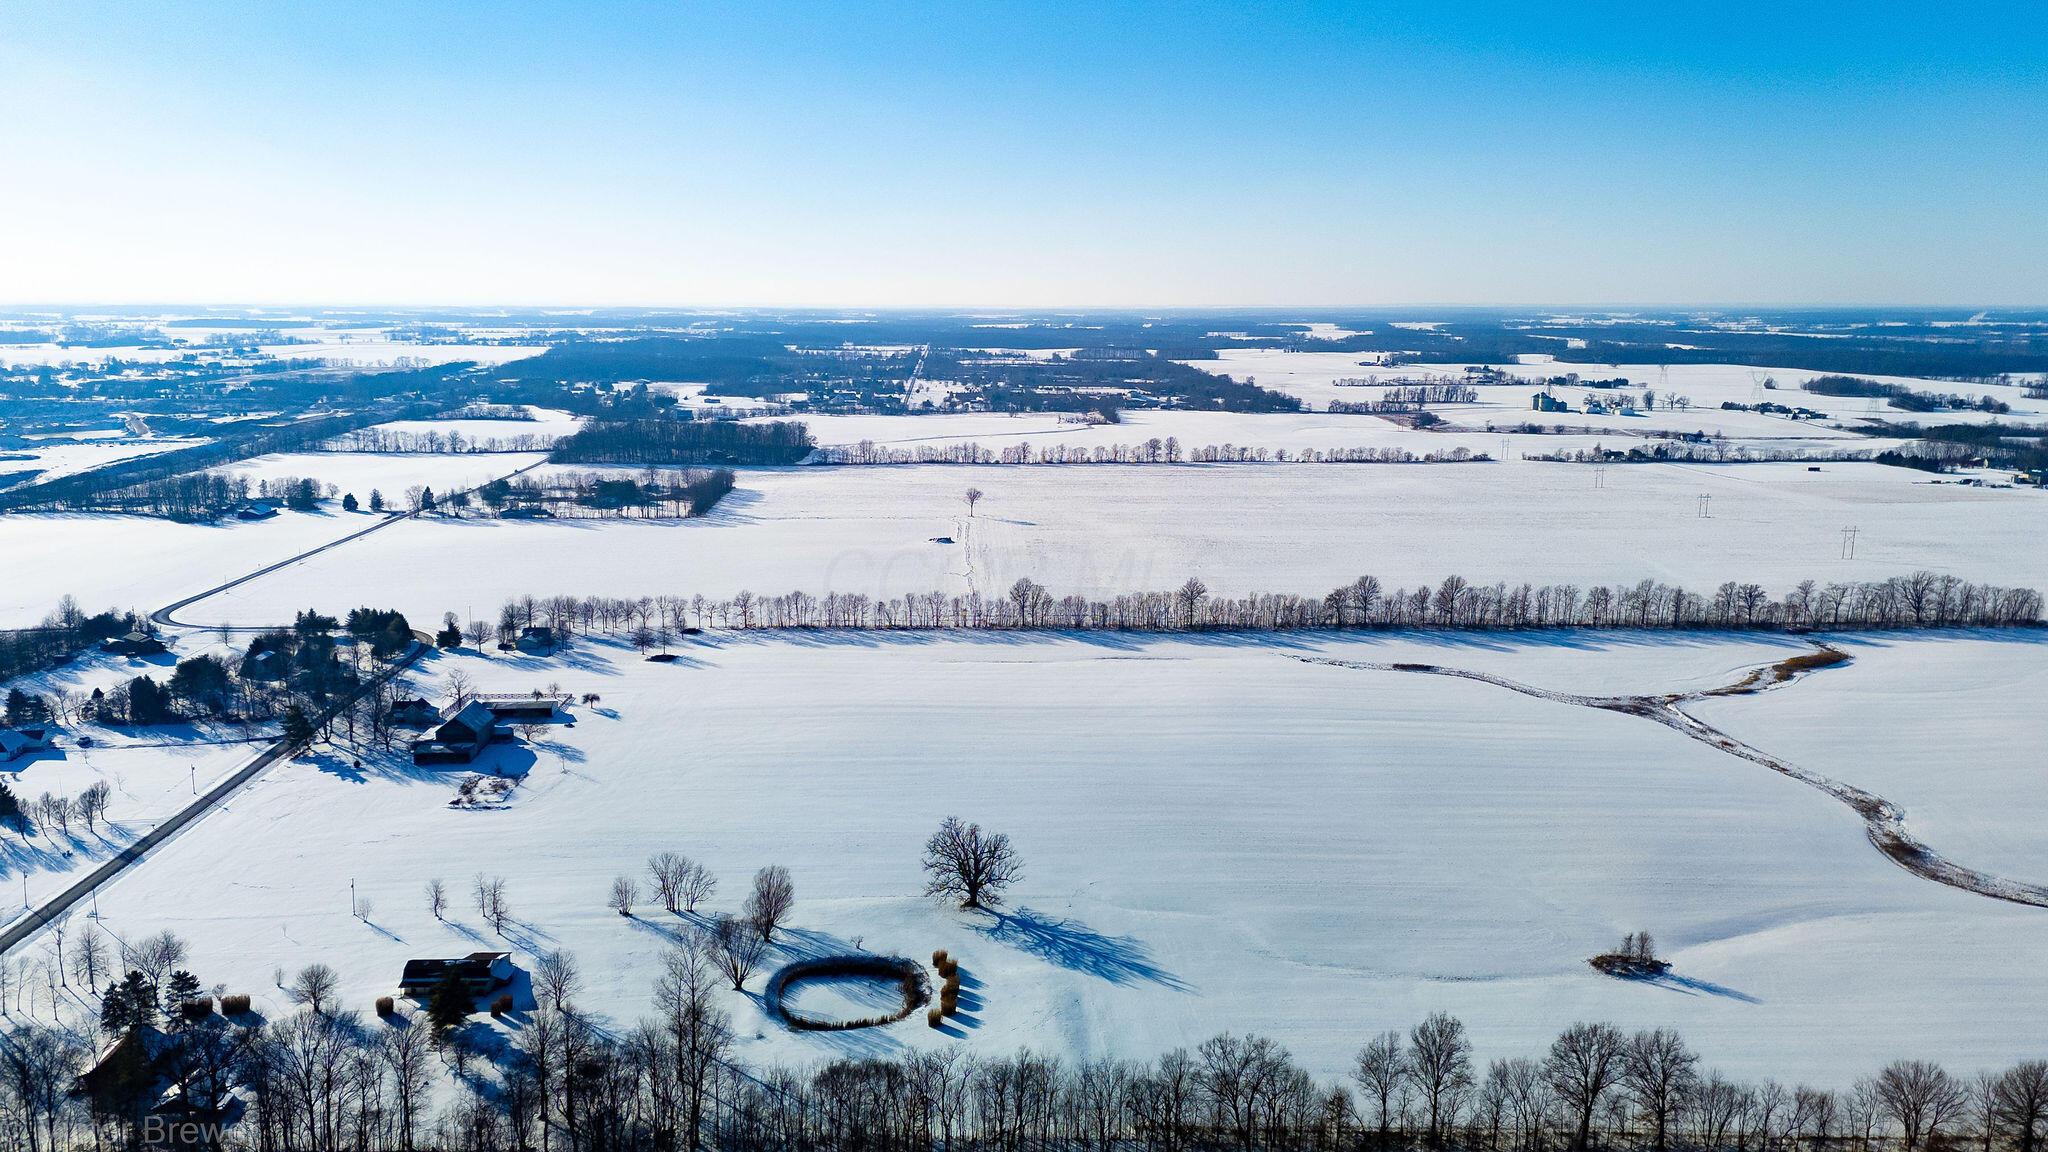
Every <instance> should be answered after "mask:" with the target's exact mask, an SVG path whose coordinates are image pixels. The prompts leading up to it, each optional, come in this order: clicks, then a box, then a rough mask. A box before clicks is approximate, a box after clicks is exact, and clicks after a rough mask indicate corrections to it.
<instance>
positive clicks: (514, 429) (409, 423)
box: [372, 404, 583, 441]
mask: <svg viewBox="0 0 2048 1152" xmlns="http://www.w3.org/2000/svg"><path fill="white" fill-rule="evenodd" d="M525 407H526V412H527V414H528V415H530V416H532V417H533V419H531V420H464V419H449V420H394V421H392V422H390V423H388V424H377V425H373V426H372V430H373V431H385V432H396V433H404V434H409V435H414V436H420V435H425V434H427V433H429V432H438V433H440V434H441V435H443V436H446V435H448V434H449V433H450V432H456V433H460V434H461V435H462V436H463V438H464V439H467V440H471V441H478V440H500V441H503V440H510V439H512V438H514V437H517V436H549V437H553V436H567V435H569V434H570V433H572V432H574V431H576V426H577V425H579V424H581V423H582V422H583V421H582V418H581V417H579V416H575V415H573V414H571V413H568V412H564V411H561V410H560V409H558V408H539V407H535V406H533V405H531V404H529V405H526V406H525Z"/></svg>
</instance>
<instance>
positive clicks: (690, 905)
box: [682, 861, 718, 912]
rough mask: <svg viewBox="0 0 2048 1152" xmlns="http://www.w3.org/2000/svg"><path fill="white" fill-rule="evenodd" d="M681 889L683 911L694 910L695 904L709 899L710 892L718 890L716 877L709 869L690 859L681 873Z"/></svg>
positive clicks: (695, 908)
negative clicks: (687, 865)
mask: <svg viewBox="0 0 2048 1152" xmlns="http://www.w3.org/2000/svg"><path fill="white" fill-rule="evenodd" d="M682 891H683V911H685V912H695V911H696V910H697V905H699V904H701V903H703V902H704V901H706V900H709V899H711V894H712V893H713V892H716V891H718V877H716V876H714V875H712V874H711V869H709V868H706V867H705V866H704V865H702V864H699V863H696V862H694V861H692V862H691V864H690V866H689V867H688V868H687V869H686V870H685V872H684V874H683V889H682Z"/></svg>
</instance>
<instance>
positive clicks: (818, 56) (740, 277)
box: [0, 0, 2048, 306]
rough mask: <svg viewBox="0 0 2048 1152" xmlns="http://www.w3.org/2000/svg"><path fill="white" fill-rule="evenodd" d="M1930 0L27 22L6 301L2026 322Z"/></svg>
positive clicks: (2008, 230) (594, 7) (173, 10)
mask: <svg viewBox="0 0 2048 1152" xmlns="http://www.w3.org/2000/svg"><path fill="white" fill-rule="evenodd" d="M1950 7H1951V6H1946V5H1933V4H1914V5H1892V4H1885V3H1866V4H1854V5H1851V4H1829V3H1784V2H1782V0H1781V2H1779V3H1773V4H1769V5H1763V4H1758V5H1732V4H1724V5H1717V4H1711V3H1693V4H1685V5H1667V4H1661V3H1630V4H1612V5H1610V4H1558V5H1537V4H1527V3H1522V4H1512V5H1495V4H1481V3H1473V4H1456V3H1448V2H1445V3H1416V4H1396V5H1378V4H1357V5H1307V4H1305V5H1254V4H1218V5H1195V4H1186V5H1165V4H1141V3H1130V4H1123V3H1110V2H1103V3H1091V4H1075V5H1059V6H1055V5H1043V4H1041V5H1028V6H1026V5H1018V6H998V5H993V4H980V3H971V2H969V3H961V2H954V3H946V4H932V5H893V4H887V3H859V4H855V3H847V4H839V5H829V6H827V5H817V6H811V5H778V4H770V3H746V4H710V3H696V2H691V0H666V2H661V3H645V4H639V3H626V4H588V5H585V4H572V3H566V2H565V3H558V4H519V3H502V4H482V3H476V4H454V3H436V2H433V0H427V2H423V3H404V4H383V3H375V2H364V3H347V4H341V3H324V2H320V0H296V2H284V0H278V2H274V3H260V4H258V3H251V4H227V3H214V4H178V3H170V2H166V0H151V2H133V3H94V2H91V0H14V2H12V3H9V4H7V5H5V6H0V123H4V125H5V126H4V128H0V155H4V156H5V157H6V164H5V167H4V169H0V300H6V301H13V302H28V301H64V302H77V301H140V300H150V301H193V302H204V301H216V302H247V303H268V302H304V303H387V302H388V303H454V304H484V303H529V304H548V303H564V304H599V303H618V304H635V303H639V304H734V305H745V304H820V305H871V306H890V305H959V306H979V305H1033V304H1071V305H1089V304H1117V305H1140V306H1143V305H1159V306H1167V305H1237V304H1273V305H1282V304H1376V303H1411V302H1412V303H1428V302H1468V303H1509V302H1538V303H1599V302H1608V303H1615V302H1659V303H1712V302H1757V303H1802V302H1815V303H1819V302H1827V303H1859V302H1865V303H1941V304H1949V303H1953V304H1998V303H2030V304H2043V303H2048V163H2044V160H2048V64H2044V60H2048V31H2044V24H2048V21H2044V20H2043V18H2042V14H2041V11H2040V9H2039V8H2038V6H2022V5H2017V4H2015V5H2010V6H2006V5H2000V4H1983V5H1957V6H1953V10H1949V11H1943V10H1942V9H1944V8H1950Z"/></svg>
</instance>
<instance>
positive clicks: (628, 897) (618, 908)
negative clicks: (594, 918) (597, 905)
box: [605, 876, 640, 916]
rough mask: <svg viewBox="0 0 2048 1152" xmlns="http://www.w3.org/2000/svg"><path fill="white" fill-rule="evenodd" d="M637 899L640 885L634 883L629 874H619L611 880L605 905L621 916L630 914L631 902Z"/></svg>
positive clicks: (631, 911)
mask: <svg viewBox="0 0 2048 1152" xmlns="http://www.w3.org/2000/svg"><path fill="white" fill-rule="evenodd" d="M638 899H640V885H638V884H636V883H634V882H633V878H632V877H631V876H620V877H618V878H617V879H614V880H613V881H612V891H611V895H610V896H609V897H608V898H607V899H606V901H605V906H606V907H608V908H610V909H611V910H612V911H614V912H617V913H618V914H619V915H621V916H631V915H632V914H633V903H634V901H636V900H638Z"/></svg>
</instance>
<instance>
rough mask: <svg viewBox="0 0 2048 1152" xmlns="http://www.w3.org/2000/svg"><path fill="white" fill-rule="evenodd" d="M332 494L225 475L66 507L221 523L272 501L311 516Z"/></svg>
mask: <svg viewBox="0 0 2048 1152" xmlns="http://www.w3.org/2000/svg"><path fill="white" fill-rule="evenodd" d="M329 494H330V486H329V485H326V484H323V483H322V482H320V481H319V480H316V479H313V478H311V477H305V476H277V477H270V478H266V479H261V480H257V481H253V482H252V481H251V480H250V479H249V477H247V476H244V475H236V474H229V473H225V472H192V473H187V474H185V475H180V476H166V477H163V478H162V479H159V480H148V481H145V482H143V483H141V484H136V485H133V486H132V487H128V488H123V489H120V490H119V491H114V492H95V493H90V494H88V495H85V496H83V497H81V498H80V499H78V500H77V501H75V502H73V503H71V504H69V505H68V506H67V507H68V508H69V510H71V511H75V512H119V513H126V514H128V515H133V516H162V517H165V518H167V519H171V520H180V521H187V522H190V521H201V520H218V519H220V518H221V517H222V516H225V515H227V514H228V513H230V512H233V511H235V510H236V509H238V508H244V507H247V506H249V504H250V502H251V501H252V500H270V501H275V502H277V503H279V504H283V505H284V506H286V507H288V508H290V509H292V510H293V511H295V512H310V511H312V510H313V509H314V508H315V507H317V506H318V505H319V503H320V501H321V500H322V499H325V498H326V497H327V496H328V495H329Z"/></svg>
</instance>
